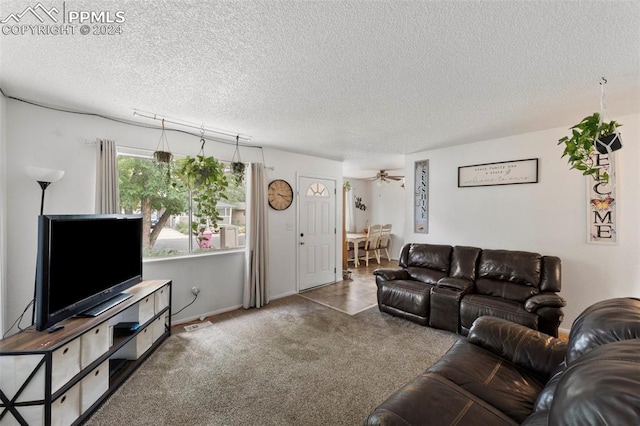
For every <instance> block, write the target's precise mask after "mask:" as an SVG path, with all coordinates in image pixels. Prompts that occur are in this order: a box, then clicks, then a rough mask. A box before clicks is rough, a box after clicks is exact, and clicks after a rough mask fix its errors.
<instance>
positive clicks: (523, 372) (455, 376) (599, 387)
mask: <svg viewBox="0 0 640 426" xmlns="http://www.w3.org/2000/svg"><path fill="white" fill-rule="evenodd" d="M365 424H366V425H377V426H381V425H386V426H390V425H402V426H409V425H431V426H440V425H442V426H444V425H447V426H449V425H458V426H475V425H478V426H480V425H481V426H486V425H492V426H494V425H496V426H497V425H518V424H521V425H526V426H543V425H544V426H546V425H564V426H577V425H580V426H589V425H611V426H613V425H615V426H637V425H640V299H636V298H615V299H609V300H604V301H601V302H598V303H595V304H594V305H592V306H590V307H588V308H587V309H586V310H584V311H583V312H582V313H581V314H580V316H579V317H578V318H577V319H576V320H575V321H574V323H573V325H572V327H571V332H570V334H569V340H568V342H564V341H561V340H559V339H557V338H555V337H551V336H549V335H548V334H544V333H541V332H539V331H534V330H532V329H531V328H529V327H526V326H523V325H520V324H516V323H513V322H510V321H506V320H504V319H501V318H496V317H490V316H484V317H481V318H479V319H478V320H476V321H475V323H474V324H473V326H472V327H471V329H470V331H469V334H468V336H467V337H462V338H460V340H458V341H457V342H456V343H455V344H454V345H453V346H452V347H451V349H449V351H448V352H447V353H446V354H445V355H444V356H443V357H442V358H440V360H438V361H437V362H436V363H435V364H434V365H432V366H431V367H430V368H428V369H427V370H426V371H425V372H424V373H422V374H421V375H419V376H418V377H416V378H415V379H413V380H412V381H410V382H409V383H407V384H406V385H405V386H403V387H402V388H400V389H399V390H397V391H396V392H395V393H394V394H392V395H391V396H390V397H389V398H388V399H387V400H386V401H384V402H383V403H382V404H380V405H379V406H378V407H377V408H375V410H374V411H373V412H372V413H371V414H370V415H369V416H368V418H367V419H366V420H365Z"/></svg>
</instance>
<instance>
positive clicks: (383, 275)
mask: <svg viewBox="0 0 640 426" xmlns="http://www.w3.org/2000/svg"><path fill="white" fill-rule="evenodd" d="M373 275H375V276H376V277H379V278H380V279H383V280H384V281H393V280H408V279H411V276H410V275H409V273H408V272H407V271H405V270H404V269H376V270H375V271H373Z"/></svg>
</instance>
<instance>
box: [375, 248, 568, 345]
mask: <svg viewBox="0 0 640 426" xmlns="http://www.w3.org/2000/svg"><path fill="white" fill-rule="evenodd" d="M398 264H399V266H400V267H401V268H402V269H377V270H375V271H374V275H375V277H376V284H377V286H378V307H379V309H380V311H382V312H387V313H389V314H392V315H396V316H400V317H403V318H406V319H408V320H410V321H414V322H416V323H418V324H422V325H428V326H431V327H434V328H440V329H444V330H449V331H453V332H456V333H460V334H463V335H467V334H468V333H469V329H470V328H471V325H472V324H473V322H474V321H475V320H476V319H477V318H479V317H481V316H483V315H492V316H495V317H499V318H503V319H506V320H509V321H513V322H516V323H518V324H522V325H524V326H527V327H529V328H532V329H534V330H539V331H542V332H543V333H546V334H549V335H551V336H553V337H558V327H559V325H560V323H561V322H562V319H563V313H562V307H564V306H565V304H566V303H565V301H564V299H563V298H562V297H560V295H558V292H559V291H560V284H561V269H560V266H561V264H560V259H559V258H558V257H555V256H543V255H540V254H538V253H532V252H526V251H513V250H489V249H480V248H477V247H466V246H455V247H453V246H449V245H438V244H415V243H410V244H405V245H404V246H403V247H402V251H401V253H400V258H399V260H398Z"/></svg>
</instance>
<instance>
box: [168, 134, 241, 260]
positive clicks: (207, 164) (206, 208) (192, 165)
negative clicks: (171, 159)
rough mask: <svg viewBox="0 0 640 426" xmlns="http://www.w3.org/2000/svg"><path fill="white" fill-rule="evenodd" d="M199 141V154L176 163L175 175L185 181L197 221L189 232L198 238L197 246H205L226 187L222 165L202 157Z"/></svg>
mask: <svg viewBox="0 0 640 426" xmlns="http://www.w3.org/2000/svg"><path fill="white" fill-rule="evenodd" d="M201 142H202V148H201V150H200V153H199V154H198V155H196V156H195V157H185V158H181V159H179V160H177V161H176V169H175V172H176V173H177V174H178V175H179V176H180V177H182V179H183V181H184V182H186V185H187V188H188V189H189V190H190V191H191V196H192V198H193V203H194V212H193V215H194V216H195V217H196V219H197V220H195V221H194V222H192V223H191V232H192V233H193V234H194V235H195V236H196V238H197V239H198V245H199V246H200V247H208V242H209V238H208V237H207V236H206V234H205V233H207V232H208V233H211V232H213V230H214V229H216V228H217V227H218V221H219V220H220V219H221V217H220V215H219V214H218V208H217V205H218V201H220V200H221V199H225V200H226V199H227V197H226V195H225V191H226V190H227V187H228V185H229V184H228V182H227V178H226V176H225V173H224V164H223V163H222V162H221V161H218V160H217V159H215V158H214V157H207V156H206V155H205V154H204V139H201ZM209 235H210V234H209Z"/></svg>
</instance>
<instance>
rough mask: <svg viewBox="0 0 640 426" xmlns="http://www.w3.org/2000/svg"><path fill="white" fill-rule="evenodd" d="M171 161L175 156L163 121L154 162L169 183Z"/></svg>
mask: <svg viewBox="0 0 640 426" xmlns="http://www.w3.org/2000/svg"><path fill="white" fill-rule="evenodd" d="M165 146H166V148H165ZM171 160H173V154H172V153H171V151H170V148H169V141H168V140H167V134H166V132H165V129H164V119H162V132H161V133H160V140H159V141H158V146H157V147H156V150H155V151H154V153H153V161H154V162H155V163H156V165H157V166H158V167H159V168H160V169H161V170H162V174H163V175H165V177H166V179H167V182H168V181H169V180H170V179H171Z"/></svg>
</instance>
